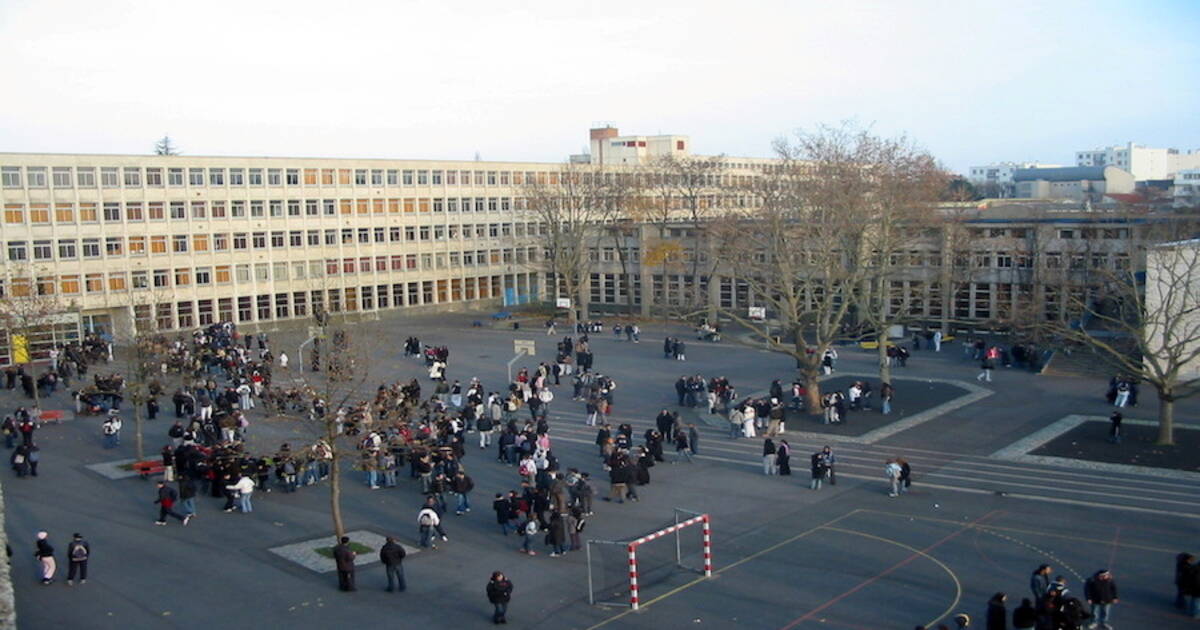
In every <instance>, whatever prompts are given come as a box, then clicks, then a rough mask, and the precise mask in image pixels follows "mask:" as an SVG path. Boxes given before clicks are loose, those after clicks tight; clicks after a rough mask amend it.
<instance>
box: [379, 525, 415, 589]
mask: <svg viewBox="0 0 1200 630" xmlns="http://www.w3.org/2000/svg"><path fill="white" fill-rule="evenodd" d="M407 553H408V552H406V551H404V545H401V544H400V543H398V542H396V539H395V538H392V537H391V536H388V537H387V542H385V543H384V544H383V547H382V548H380V549H379V561H380V562H382V563H383V570H384V571H385V572H386V573H387V581H388V585H387V592H389V593H391V592H392V591H393V590H397V591H400V592H401V593H403V592H404V589H405V588H406V584H405V583H404V556H405V555H407Z"/></svg>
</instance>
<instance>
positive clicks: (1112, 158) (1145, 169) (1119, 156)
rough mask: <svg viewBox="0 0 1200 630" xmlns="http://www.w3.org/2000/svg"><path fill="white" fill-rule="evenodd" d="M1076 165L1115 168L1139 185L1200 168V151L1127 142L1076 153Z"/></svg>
mask: <svg viewBox="0 0 1200 630" xmlns="http://www.w3.org/2000/svg"><path fill="white" fill-rule="evenodd" d="M1075 165H1076V166H1115V167H1117V168H1120V169H1123V170H1126V171H1129V173H1131V174H1132V175H1133V178H1134V179H1135V180H1137V181H1139V182H1141V181H1146V180H1149V179H1171V178H1172V177H1173V175H1174V173H1175V172H1177V171H1180V170H1187V169H1194V168H1200V150H1196V151H1188V152H1186V153H1180V152H1179V150H1178V149H1159V148H1153V147H1147V146H1145V145H1141V144H1134V143H1133V142H1127V143H1125V144H1123V145H1117V146H1111V147H1104V148H1101V149H1090V150H1087V151H1076V152H1075Z"/></svg>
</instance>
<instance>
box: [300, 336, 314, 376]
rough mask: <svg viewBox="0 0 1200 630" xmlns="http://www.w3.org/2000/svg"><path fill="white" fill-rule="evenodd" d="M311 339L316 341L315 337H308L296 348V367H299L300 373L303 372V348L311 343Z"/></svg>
mask: <svg viewBox="0 0 1200 630" xmlns="http://www.w3.org/2000/svg"><path fill="white" fill-rule="evenodd" d="M313 339H316V337H309V338H308V339H305V340H304V341H301V342H300V347H299V348H296V365H299V366H300V371H301V372H303V371H304V346H307V345H308V344H309V343H312V340H313Z"/></svg>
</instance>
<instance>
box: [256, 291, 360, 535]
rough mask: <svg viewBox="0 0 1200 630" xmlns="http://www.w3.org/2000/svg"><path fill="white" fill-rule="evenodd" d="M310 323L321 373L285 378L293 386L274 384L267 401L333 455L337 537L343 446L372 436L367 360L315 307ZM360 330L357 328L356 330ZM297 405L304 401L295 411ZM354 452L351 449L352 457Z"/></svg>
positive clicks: (332, 504)
mask: <svg viewBox="0 0 1200 630" xmlns="http://www.w3.org/2000/svg"><path fill="white" fill-rule="evenodd" d="M313 315H314V324H315V325H316V327H317V328H318V329H319V330H320V331H321V332H320V333H319V335H318V338H319V339H324V342H323V343H322V344H321V352H320V353H319V355H316V358H315V360H316V361H319V362H320V368H321V369H320V370H319V371H318V370H313V371H306V370H304V369H303V368H304V366H300V365H297V367H298V368H299V369H297V370H293V371H291V372H289V373H281V374H279V375H277V376H278V377H279V378H282V377H283V375H285V374H286V375H289V376H291V378H292V379H293V380H292V382H290V383H289V382H276V383H273V384H272V388H273V389H275V390H276V391H275V392H273V393H272V395H270V396H268V398H269V399H271V400H272V401H274V402H273V403H269V404H271V410H272V412H273V413H274V414H275V416H274V419H276V420H284V421H290V422H294V423H296V424H298V425H300V426H301V427H303V428H304V429H306V430H307V431H308V432H309V433H310V435H311V436H312V437H313V439H314V444H313V446H314V447H318V448H327V449H328V452H329V454H330V456H331V461H330V468H329V513H330V517H331V519H332V521H333V529H334V533H335V534H336V535H337V537H338V538H341V537H342V536H344V535H345V534H346V526H345V520H344V519H343V517H342V470H341V463H342V460H343V459H344V458H345V457H346V452H347V451H346V448H347V443H353V442H355V441H356V440H357V439H359V436H361V435H363V434H364V433H365V432H367V431H370V430H371V429H372V428H373V427H374V425H375V420H374V418H373V417H372V416H371V412H370V408H369V407H368V406H367V405H366V404H365V403H366V402H367V400H369V396H370V392H367V391H365V390H364V389H363V387H364V385H365V384H366V382H367V377H368V375H369V371H370V370H369V365H370V364H369V361H368V360H367V358H366V355H365V353H364V352H363V350H362V346H361V344H360V342H358V340H356V339H354V338H353V336H352V335H351V333H350V332H348V331H347V330H346V329H344V328H340V327H339V328H334V327H331V326H329V319H330V318H329V317H327V316H326V315H325V314H324V311H323V310H321V309H318V308H314V311H313ZM360 329H361V328H360ZM296 401H302V403H303V404H302V405H300V406H297V405H296V404H293V403H295V402H296ZM352 451H353V447H351V452H352Z"/></svg>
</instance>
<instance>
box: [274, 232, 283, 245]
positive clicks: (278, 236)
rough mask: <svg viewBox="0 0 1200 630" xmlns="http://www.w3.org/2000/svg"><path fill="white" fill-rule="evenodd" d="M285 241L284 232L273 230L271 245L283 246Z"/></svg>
mask: <svg viewBox="0 0 1200 630" xmlns="http://www.w3.org/2000/svg"><path fill="white" fill-rule="evenodd" d="M283 242H284V233H283V232H271V247H273V248H281V247H283Z"/></svg>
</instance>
